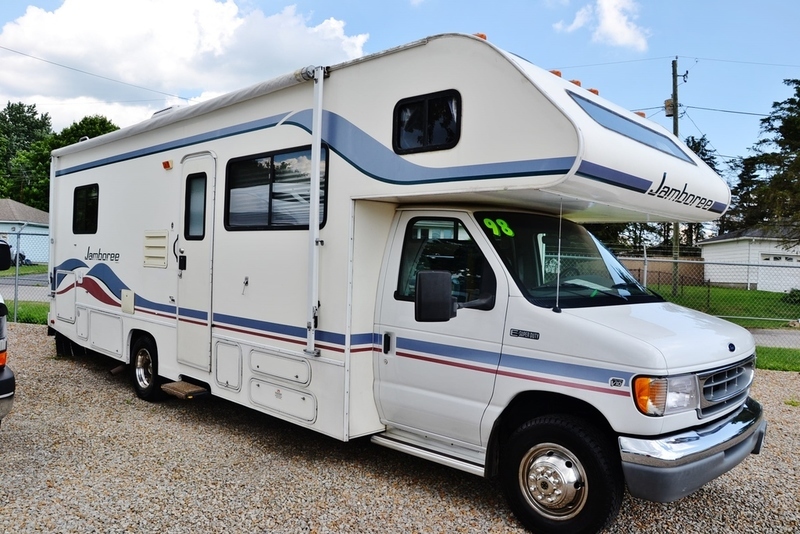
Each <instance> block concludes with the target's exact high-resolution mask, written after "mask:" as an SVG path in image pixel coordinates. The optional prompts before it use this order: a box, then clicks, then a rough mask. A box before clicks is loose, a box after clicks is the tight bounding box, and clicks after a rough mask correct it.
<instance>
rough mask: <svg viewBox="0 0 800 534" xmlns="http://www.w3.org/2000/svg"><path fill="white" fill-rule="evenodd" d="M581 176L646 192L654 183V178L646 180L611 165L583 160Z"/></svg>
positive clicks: (580, 168) (580, 169) (579, 171)
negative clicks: (606, 165) (615, 168)
mask: <svg viewBox="0 0 800 534" xmlns="http://www.w3.org/2000/svg"><path fill="white" fill-rule="evenodd" d="M576 174H578V175H579V176H583V177H584V178H589V179H590V180H595V181H598V182H602V183H604V184H608V185H615V186H617V187H622V188H624V189H629V190H631V191H636V192H637V193H646V192H647V190H648V189H649V188H650V186H651V185H653V182H652V180H645V179H644V178H639V177H638V176H633V175H632V174H627V173H624V172H620V171H617V170H614V169H611V168H609V167H604V166H602V165H598V164H597V163H591V162H588V161H582V162H581V164H580V166H579V167H578V171H577V173H576Z"/></svg>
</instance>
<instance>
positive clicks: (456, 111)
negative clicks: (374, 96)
mask: <svg viewBox="0 0 800 534" xmlns="http://www.w3.org/2000/svg"><path fill="white" fill-rule="evenodd" d="M393 125H394V126H393V127H394V131H393V133H392V144H393V146H394V151H395V152H396V153H398V154H412V153H414V152H425V151H430V150H445V149H448V148H453V147H454V146H456V145H457V144H458V140H459V138H460V137H461V95H460V94H459V93H458V91H455V90H451V91H442V92H440V93H432V94H429V95H422V96H417V97H413V98H406V99H404V100H401V101H400V102H398V103H397V105H396V106H395V108H394V117H393Z"/></svg>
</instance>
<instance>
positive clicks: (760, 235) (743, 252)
mask: <svg viewBox="0 0 800 534" xmlns="http://www.w3.org/2000/svg"><path fill="white" fill-rule="evenodd" d="M698 246H699V247H700V248H701V249H702V251H703V252H702V255H703V259H704V260H705V261H706V266H705V278H706V280H709V281H710V282H711V283H712V284H714V285H725V286H732V287H745V288H747V289H760V290H762V291H773V292H787V291H789V290H791V289H793V288H794V289H800V247H791V248H788V249H787V248H785V246H784V238H783V236H782V235H781V234H780V232H778V231H775V230H763V229H755V228H751V229H746V230H737V231H735V232H729V233H727V234H722V235H719V236H717V237H712V238H710V239H705V240H703V241H700V242H699V243H698Z"/></svg>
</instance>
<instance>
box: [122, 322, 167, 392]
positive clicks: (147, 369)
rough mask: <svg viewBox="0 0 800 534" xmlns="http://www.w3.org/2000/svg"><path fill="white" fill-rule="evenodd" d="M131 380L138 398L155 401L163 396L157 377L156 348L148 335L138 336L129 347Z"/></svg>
mask: <svg viewBox="0 0 800 534" xmlns="http://www.w3.org/2000/svg"><path fill="white" fill-rule="evenodd" d="M130 368H131V381H132V382H133V389H134V390H135V391H136V395H137V396H138V397H139V398H140V399H144V400H146V401H156V400H159V399H161V398H162V397H163V394H162V391H161V384H160V383H159V379H158V350H157V349H156V344H155V341H153V340H152V338H150V337H148V336H141V337H139V338H138V339H137V340H136V341H135V342H134V343H133V346H132V347H131V365H130Z"/></svg>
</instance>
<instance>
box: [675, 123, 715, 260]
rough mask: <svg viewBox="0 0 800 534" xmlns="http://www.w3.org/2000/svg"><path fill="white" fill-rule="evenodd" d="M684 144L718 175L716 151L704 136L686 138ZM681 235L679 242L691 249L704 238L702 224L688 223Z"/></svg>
mask: <svg viewBox="0 0 800 534" xmlns="http://www.w3.org/2000/svg"><path fill="white" fill-rule="evenodd" d="M685 142H686V146H688V147H689V149H691V151H692V152H694V153H695V154H697V157H699V158H700V159H702V160H703V161H704V162H705V163H706V165H708V166H709V167H711V170H713V171H714V172H715V173H717V174H720V172H719V168H718V167H717V151H716V150H715V149H714V148H713V147H711V146H710V144H709V142H708V139H707V138H706V136H705V134H703V136H702V137H694V136H692V135H690V136H689V137H687V138H686V140H685ZM682 234H683V239H682V240H681V241H682V242H683V243H684V244H685V245H686V246H689V247H693V246H694V245H695V243H697V242H698V241H700V240H702V239H703V238H705V237H706V236H705V227H704V226H703V223H688V224H687V225H686V227H685V228H684V229H683V231H682Z"/></svg>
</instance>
